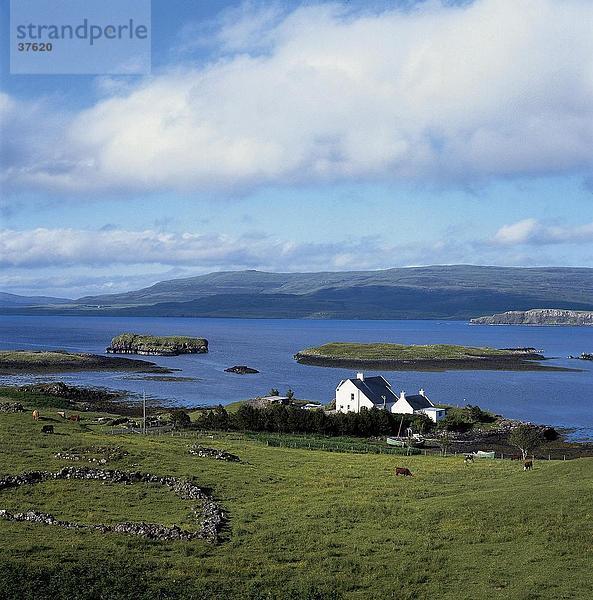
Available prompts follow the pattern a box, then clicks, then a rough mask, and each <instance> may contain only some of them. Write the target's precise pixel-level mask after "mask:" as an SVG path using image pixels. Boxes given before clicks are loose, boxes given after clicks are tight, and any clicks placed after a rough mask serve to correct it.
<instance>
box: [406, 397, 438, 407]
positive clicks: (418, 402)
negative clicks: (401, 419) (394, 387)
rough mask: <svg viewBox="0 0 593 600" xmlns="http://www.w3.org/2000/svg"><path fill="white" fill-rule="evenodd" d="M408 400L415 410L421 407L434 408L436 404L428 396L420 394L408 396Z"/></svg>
mask: <svg viewBox="0 0 593 600" xmlns="http://www.w3.org/2000/svg"><path fill="white" fill-rule="evenodd" d="M406 400H407V401H408V404H409V405H410V406H411V407H412V408H413V409H414V410H420V409H421V408H432V407H433V406H434V405H433V403H432V402H431V401H430V400H429V399H428V398H427V397H426V396H422V395H420V394H415V395H414V396H406Z"/></svg>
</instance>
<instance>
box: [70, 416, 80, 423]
mask: <svg viewBox="0 0 593 600" xmlns="http://www.w3.org/2000/svg"><path fill="white" fill-rule="evenodd" d="M68 421H74V422H75V423H76V422H78V421H80V415H69V416H68Z"/></svg>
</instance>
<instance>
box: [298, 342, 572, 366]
mask: <svg viewBox="0 0 593 600" xmlns="http://www.w3.org/2000/svg"><path fill="white" fill-rule="evenodd" d="M294 358H295V360H296V361H297V362H299V363H301V364H305V365H312V366H319V367H341V368H347V369H362V368H367V369H376V370H386V371H442V370H448V369H455V370H460V369H470V370H473V369H488V370H505V371H508V370H512V371H522V370H527V371H541V370H545V371H550V370H554V371H556V370H563V371H565V370H572V369H565V368H564V367H554V366H549V365H543V364H541V363H540V362H539V361H543V360H545V357H544V356H543V354H542V353H541V352H540V351H538V350H536V349H535V348H501V349H497V348H474V347H471V346H458V345H451V344H430V345H421V346H420V345H419V346H416V345H411V346H410V345H404V344H385V343H371V344H360V343H353V342H332V343H329V344H324V345H322V346H317V347H314V348H307V349H306V350H301V351H300V352H298V353H297V354H295V355H294Z"/></svg>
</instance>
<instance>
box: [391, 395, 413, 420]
mask: <svg viewBox="0 0 593 600" xmlns="http://www.w3.org/2000/svg"><path fill="white" fill-rule="evenodd" d="M391 412H392V413H395V414H397V415H413V414H414V409H413V408H412V407H411V406H410V404H409V403H408V401H407V400H406V394H405V392H401V393H400V395H399V398H398V399H397V401H396V402H394V403H393V404H392V405H391Z"/></svg>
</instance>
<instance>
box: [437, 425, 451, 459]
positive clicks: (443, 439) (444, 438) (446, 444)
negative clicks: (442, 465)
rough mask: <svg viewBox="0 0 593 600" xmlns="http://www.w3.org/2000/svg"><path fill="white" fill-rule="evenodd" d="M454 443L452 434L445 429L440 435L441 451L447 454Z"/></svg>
mask: <svg viewBox="0 0 593 600" xmlns="http://www.w3.org/2000/svg"><path fill="white" fill-rule="evenodd" d="M452 444H453V440H452V439H451V435H450V434H449V432H448V431H447V430H446V429H445V431H443V432H442V433H441V435H440V437H439V445H440V447H441V453H442V454H443V455H446V454H447V450H449V448H450V447H451V445H452Z"/></svg>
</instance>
